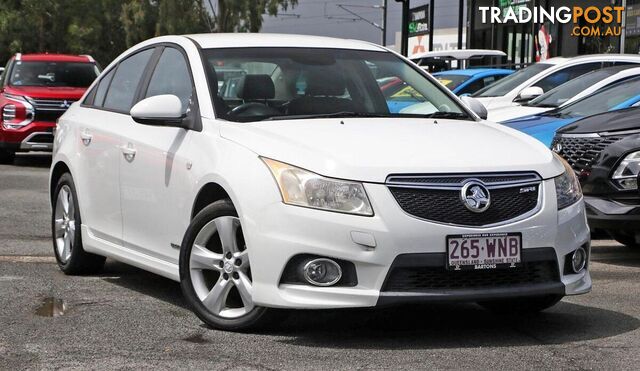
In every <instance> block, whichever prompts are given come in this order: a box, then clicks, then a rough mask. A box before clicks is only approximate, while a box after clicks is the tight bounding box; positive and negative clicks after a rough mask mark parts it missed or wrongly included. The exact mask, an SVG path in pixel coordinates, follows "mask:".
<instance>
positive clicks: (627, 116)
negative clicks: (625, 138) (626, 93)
mask: <svg viewBox="0 0 640 371" xmlns="http://www.w3.org/2000/svg"><path fill="white" fill-rule="evenodd" d="M637 129H640V108H636V107H633V108H626V109H621V110H615V111H610V112H604V113H600V114H597V115H593V116H589V117H585V118H583V119H581V120H578V121H576V122H574V123H572V124H571V125H567V126H565V127H563V128H562V129H561V130H558V133H562V134H590V133H601V132H611V131H626V130H637Z"/></svg>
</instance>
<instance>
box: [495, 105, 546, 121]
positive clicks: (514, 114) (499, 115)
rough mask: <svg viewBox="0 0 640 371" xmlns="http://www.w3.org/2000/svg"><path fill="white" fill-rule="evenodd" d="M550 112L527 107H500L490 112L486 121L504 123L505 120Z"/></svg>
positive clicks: (541, 108) (540, 108)
mask: <svg viewBox="0 0 640 371" xmlns="http://www.w3.org/2000/svg"><path fill="white" fill-rule="evenodd" d="M550 110H551V108H543V107H529V106H510V107H502V108H496V109H492V110H490V111H489V116H488V117H487V119H488V120H491V121H493V122H504V121H507V120H513V119H516V118H520V117H524V116H531V115H535V114H538V113H542V112H546V111H550Z"/></svg>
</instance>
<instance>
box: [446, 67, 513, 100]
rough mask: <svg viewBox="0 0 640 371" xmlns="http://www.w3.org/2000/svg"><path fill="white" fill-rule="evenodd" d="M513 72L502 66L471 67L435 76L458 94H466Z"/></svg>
mask: <svg viewBox="0 0 640 371" xmlns="http://www.w3.org/2000/svg"><path fill="white" fill-rule="evenodd" d="M513 72H514V71H513V70H505V69H501V68H469V69H466V70H449V71H442V72H436V73H434V74H433V77H435V78H436V79H438V80H439V81H440V83H442V85H444V86H446V87H447V88H449V89H450V90H451V91H452V92H454V93H455V94H456V95H466V94H473V93H475V92H476V91H478V90H480V89H482V88H484V87H485V86H488V85H491V84H493V83H494V82H496V81H498V80H500V79H501V78H503V77H505V76H509V75H511V74H512V73H513Z"/></svg>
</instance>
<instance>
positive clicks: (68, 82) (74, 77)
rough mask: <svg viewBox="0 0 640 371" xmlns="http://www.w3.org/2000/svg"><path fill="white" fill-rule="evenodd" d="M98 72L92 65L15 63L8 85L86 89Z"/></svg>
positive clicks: (76, 63)
mask: <svg viewBox="0 0 640 371" xmlns="http://www.w3.org/2000/svg"><path fill="white" fill-rule="evenodd" d="M99 72H100V71H99V70H98V67H97V66H96V65H95V64H93V63H82V62H40V61H37V62H36V61H16V62H15V63H14V65H13V67H12V68H11V76H9V85H14V86H49V87H56V86H68V87H74V88H86V87H88V86H89V85H91V83H92V82H93V80H95V78H96V77H97V76H98V74H99Z"/></svg>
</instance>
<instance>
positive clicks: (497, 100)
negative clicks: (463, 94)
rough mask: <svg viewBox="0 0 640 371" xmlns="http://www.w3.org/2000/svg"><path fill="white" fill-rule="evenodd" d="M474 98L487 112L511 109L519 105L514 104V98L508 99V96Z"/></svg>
mask: <svg viewBox="0 0 640 371" xmlns="http://www.w3.org/2000/svg"><path fill="white" fill-rule="evenodd" d="M474 98H476V99H477V100H478V101H479V102H480V103H482V104H483V105H484V106H485V108H486V109H487V110H494V109H499V108H504V107H511V106H513V105H514V104H516V105H517V103H513V98H511V97H508V96H506V95H503V96H499V97H474Z"/></svg>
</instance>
